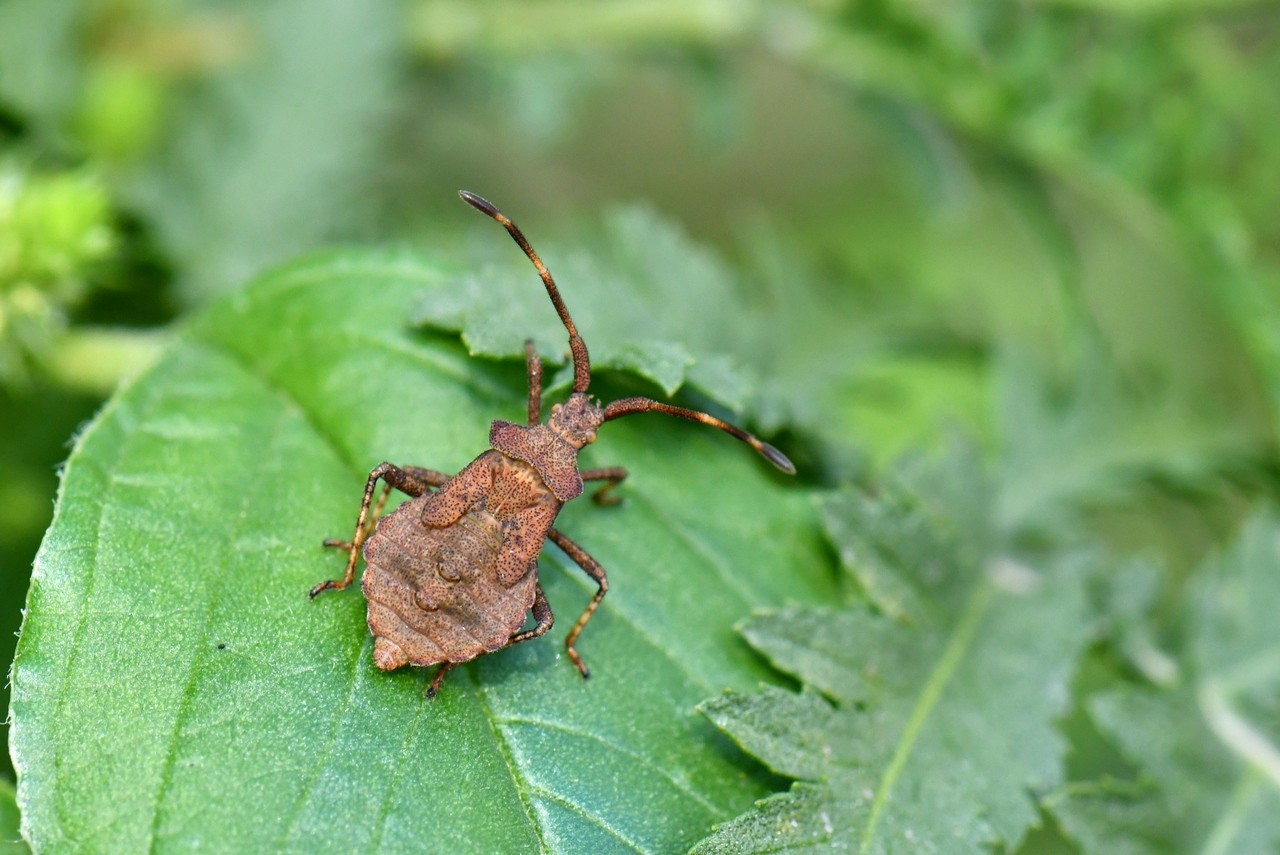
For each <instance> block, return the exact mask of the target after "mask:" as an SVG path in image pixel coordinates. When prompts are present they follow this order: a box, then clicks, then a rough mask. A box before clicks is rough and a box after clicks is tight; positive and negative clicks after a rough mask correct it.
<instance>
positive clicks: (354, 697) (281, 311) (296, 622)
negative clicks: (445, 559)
mask: <svg viewBox="0 0 1280 855" xmlns="http://www.w3.org/2000/svg"><path fill="white" fill-rule="evenodd" d="M451 281H452V277H451V276H450V275H448V274H446V273H445V272H444V271H442V270H440V269H438V268H437V267H435V266H433V265H431V264H428V263H424V262H422V261H421V260H418V259H415V258H413V257H411V256H401V255H393V254H341V255H334V256H331V257H328V258H323V259H319V260H316V261H312V262H308V263H302V264H299V265H296V266H293V267H290V268H287V269H284V270H282V271H278V272H276V273H274V274H272V275H269V276H267V277H265V278H264V279H262V280H261V281H259V282H257V283H256V284H255V285H253V286H252V287H250V288H248V289H247V290H245V291H243V292H240V293H237V294H235V295H233V296H231V297H230V298H228V299H226V300H224V301H222V302H220V303H219V304H217V305H216V306H215V307H213V309H212V310H210V311H209V312H207V313H206V314H205V315H204V316H203V317H201V318H200V319H199V320H197V321H196V322H194V323H192V324H191V325H190V326H188V327H187V329H186V330H185V331H184V333H183V334H182V335H181V336H180V337H179V340H178V342H177V343H176V344H175V345H174V346H173V347H172V348H171V349H170V350H169V351H168V353H167V355H166V356H165V357H164V358H163V359H161V360H160V361H159V363H158V364H157V365H156V366H155V367H154V368H153V369H151V370H150V371H148V372H147V373H146V374H145V375H144V376H142V377H141V378H139V379H138V380H137V381H136V382H135V383H133V384H132V385H131V386H129V387H128V388H127V389H125V390H124V391H123V392H121V393H120V394H119V395H117V396H116V397H115V398H114V399H113V400H112V401H111V402H110V403H109V404H108V405H107V406H106V408H105V409H104V410H103V412H102V413H101V414H100V415H99V417H98V418H97V419H96V420H95V421H94V423H93V424H92V425H91V426H90V427H89V428H88V429H87V430H86V431H85V432H84V433H83V435H82V436H81V437H80V438H79V441H78V442H77V443H76V446H75V449H74V451H73V452H72V455H71V458H70V460H69V461H68V463H67V466H66V469H65V474H64V479H63V483H62V487H61V492H60V496H59V499H58V504H57V512H56V517H55V521H54V523H53V526H52V527H51V529H50V531H49V533H48V535H47V537H46V540H45V542H44V545H43V546H42V548H41V551H40V554H39V557H38V559H37V562H36V567H35V571H34V577H33V581H32V588H31V592H30V596H29V599H28V605H27V612H26V619H25V622H24V627H23V631H22V637H21V639H20V641H19V649H18V654H17V657H16V660H15V665H14V672H13V686H14V688H13V703H12V716H13V752H14V758H15V765H16V767H17V769H18V773H19V789H18V792H19V804H20V805H21V807H22V811H23V823H24V831H25V834H26V836H27V838H28V839H29V840H30V841H31V842H32V843H33V844H34V845H35V846H36V847H37V848H49V849H85V850H90V851H119V850H132V851H136V850H142V849H149V848H153V847H155V848H172V849H180V850H181V849H190V848H194V847H195V846H197V845H202V846H207V847H209V848H213V849H217V850H222V851H246V850H255V849H256V850H260V849H272V850H299V851H307V852H320V851H375V850H382V851H405V850H406V849H415V848H422V847H425V848H432V849H440V850H449V851H489V852H525V851H536V850H549V851H572V852H587V851H605V850H617V849H623V850H636V851H644V852H660V851H661V852H666V851H674V850H676V849H680V848H687V847H688V846H689V845H690V844H692V843H693V842H694V841H696V840H697V839H698V838H699V837H700V836H701V835H702V834H704V833H705V832H706V830H707V829H709V828H710V827H711V826H712V824H713V823H715V822H718V821H722V820H724V819H727V818H729V817H731V816H733V815H734V814H735V813H737V812H739V811H740V810H742V809H743V808H744V807H745V806H747V805H748V804H750V802H751V800H752V799H754V798H759V797H761V796H763V795H764V794H765V793H766V792H767V789H768V787H767V782H768V780H769V779H768V778H767V776H764V775H763V773H755V774H745V775H744V774H743V773H742V772H741V770H740V763H739V759H740V758H735V757H734V756H733V752H731V751H726V750H725V746H724V745H723V743H722V742H720V741H719V740H717V739H716V738H715V733H714V731H713V730H712V729H711V728H710V727H709V726H708V725H707V724H706V722H705V720H703V719H702V718H701V717H700V716H698V715H697V714H696V713H695V711H694V708H695V705H696V703H697V702H698V701H699V700H700V699H701V698H704V697H706V696H708V695H709V694H712V693H715V692H717V691H720V690H721V689H722V688H724V687H731V688H736V689H738V690H744V689H747V688H749V687H751V686H754V685H755V684H756V683H757V682H758V681H759V680H761V679H764V678H767V677H768V676H769V674H770V673H771V672H770V671H769V670H768V668H767V667H766V666H765V665H764V663H762V662H761V661H760V660H759V657H757V656H756V655H754V654H753V653H752V652H751V651H750V650H749V649H748V648H747V647H746V646H745V645H743V644H742V643H741V640H740V639H739V638H738V637H737V635H736V633H735V632H734V631H733V621H735V620H737V619H738V618H740V617H741V615H743V614H745V613H747V612H749V611H750V610H752V609H754V608H760V607H763V606H765V605H769V604H776V603H808V604H813V603H817V602H821V601H824V600H827V599H829V598H830V597H831V596H832V595H833V585H832V574H831V573H830V569H829V567H828V564H827V561H826V559H825V557H824V550H823V548H822V545H821V538H820V532H819V530H818V528H817V526H816V524H815V522H816V521H815V520H814V517H813V512H812V506H811V504H810V502H809V501H808V499H807V497H806V496H805V495H804V494H803V492H802V491H801V490H799V489H797V487H796V486H795V484H794V482H792V481H789V480H786V479H785V478H782V477H780V476H775V475H774V474H773V473H772V471H771V470H770V469H769V468H768V466H767V464H765V463H764V462H763V461H761V460H759V459H758V458H757V457H756V456H755V455H754V454H752V453H750V451H749V450H747V449H746V448H745V447H743V446H741V445H739V444H738V443H736V442H734V441H733V440H732V439H731V438H729V437H726V436H724V435H723V434H720V433H718V432H715V431H709V430H705V429H702V428H700V427H699V426H696V425H690V424H688V423H685V422H678V421H676V420H673V419H662V418H659V417H651V418H648V419H643V418H636V419H629V420H626V421H621V422H618V423H616V424H610V425H608V426H607V427H606V428H605V429H604V430H602V432H601V441H600V443H599V444H598V445H597V446H596V447H592V448H589V449H586V450H585V451H584V455H583V464H584V466H599V465H610V464H625V465H626V466H627V467H628V469H629V470H630V473H631V474H630V477H629V478H628V479H627V481H626V483H625V484H624V485H622V487H621V488H620V489H619V491H618V494H619V495H621V496H622V497H623V504H622V505H621V506H620V507H617V508H608V509H605V508H598V507H595V506H594V505H592V504H591V503H590V502H578V503H573V504H571V505H570V506H569V507H567V508H566V509H565V511H564V512H563V514H562V515H561V518H560V522H559V523H558V527H560V528H561V529H562V530H563V531H565V532H566V533H567V534H569V535H570V536H572V537H573V538H574V539H575V540H577V541H578V542H579V543H581V544H582V545H583V547H584V548H585V549H587V550H588V551H590V552H591V553H592V554H593V555H594V556H595V557H596V558H597V559H599V560H600V561H601V563H602V564H603V565H604V566H605V567H606V568H608V570H609V571H610V579H611V588H610V593H609V596H608V597H607V598H606V599H605V601H604V605H603V606H602V608H601V610H600V611H599V612H598V613H597V616H596V618H595V619H594V620H593V621H592V622H591V624H590V625H589V626H588V627H587V631H586V632H585V633H584V634H583V636H582V639H581V640H580V642H579V649H580V650H581V651H582V654H583V656H584V657H585V658H586V660H587V661H588V663H589V664H590V665H591V666H592V672H593V676H592V679H591V680H590V682H583V680H582V679H581V678H580V677H579V676H578V674H577V672H576V670H575V669H574V668H573V667H572V666H571V665H570V664H569V662H568V661H567V659H565V657H564V656H563V655H562V651H563V646H562V643H563V638H564V634H565V632H566V631H567V629H568V628H569V627H570V626H571V625H572V624H573V621H574V619H575V618H576V616H577V615H578V613H579V610H580V609H581V608H582V607H584V606H585V605H586V603H587V601H588V600H589V599H590V595H591V593H592V592H593V591H594V585H592V584H591V583H590V582H589V581H588V580H587V579H586V577H585V576H584V574H582V573H581V572H580V571H579V570H578V569H577V568H576V566H574V565H572V564H571V563H569V562H568V560H567V559H566V558H565V557H563V556H562V555H561V554H560V553H559V552H558V551H556V550H554V548H550V549H548V550H547V552H546V553H545V554H544V556H543V559H542V580H543V584H544V586H545V587H546V590H547V594H548V598H549V599H550V601H551V604H552V607H553V608H554V609H556V611H557V614H558V616H559V621H558V622H557V625H556V629H555V630H553V632H552V634H551V636H549V637H548V638H544V639H539V640H537V641H534V642H530V643H528V644H525V645H521V646H519V647H517V648H514V649H511V650H506V651H502V652H499V653H497V654H494V655H491V656H487V657H483V658H481V659H480V660H478V661H476V662H475V663H473V664H471V665H468V666H465V667H463V668H460V669H458V670H457V671H455V672H454V673H451V674H450V675H449V678H448V680H446V681H445V684H444V687H443V690H442V692H441V694H440V695H439V696H438V697H437V698H436V699H435V700H434V701H431V702H428V701H425V700H424V698H423V690H424V688H425V686H426V681H427V679H428V678H429V676H430V673H431V672H430V670H429V669H404V670H402V671H400V672H396V673H393V674H385V673H382V672H379V671H378V670H377V669H376V668H375V667H374V666H373V664H372V661H371V655H370V654H371V644H370V640H369V633H368V630H367V629H366V627H365V622H364V621H365V618H364V608H365V603H364V600H363V598H362V597H361V596H360V594H359V592H358V591H357V590H355V589H352V590H349V591H346V592H341V593H332V594H326V595H325V596H322V597H320V598H318V599H317V600H315V601H313V602H312V601H308V599H307V596H306V594H307V590H308V589H309V588H310V586H311V585H313V584H315V583H316V582H318V581H320V580H321V579H325V578H329V577H333V576H335V575H337V574H339V573H340V571H341V565H342V558H341V557H340V556H338V555H336V554H334V553H333V552H332V551H328V550H324V549H322V548H321V546H320V541H321V539H322V538H325V537H332V536H347V535H348V534H349V532H350V531H351V528H352V526H353V523H354V518H355V514H356V511H357V509H358V504H359V496H360V492H361V489H362V486H363V484H364V480H365V477H366V473H367V472H368V470H369V469H370V468H371V467H373V466H374V465H375V464H377V463H378V462H379V461H381V460H384V459H386V460H392V461H397V462H400V463H404V464H417V465H424V466H431V467H434V468H439V469H442V470H446V471H456V470H457V469H459V468H460V467H462V466H463V465H465V464H466V463H467V462H468V461H469V460H470V459H471V458H472V457H474V456H475V455H476V454H478V453H480V452H481V451H483V450H484V448H485V446H486V444H487V443H486V436H487V430H488V426H489V422H490V421H491V420H492V419H495V418H505V419H509V420H511V419H519V418H521V417H522V414H523V413H524V402H523V396H524V394H525V391H526V389H525V377H524V368H523V365H522V364H521V363H519V362H515V361H506V362H501V363H496V362H487V361H484V360H475V359H472V358H470V357H468V356H467V355H466V354H465V353H464V352H463V350H462V349H461V348H460V346H459V344H458V342H457V341H456V339H454V338H452V337H447V336H439V335H424V334H422V333H419V332H415V331H413V330H411V329H409V326H410V322H409V317H410V314H411V312H412V309H413V307H414V306H415V305H417V304H418V303H419V302H420V301H421V299H422V294H423V292H428V291H431V290H432V289H438V288H441V287H446V285H447V283H449V282H451ZM540 309H541V311H542V312H545V313H548V314H553V313H552V310H551V307H550V306H546V305H543V306H541V307H540ZM721 320H723V319H721ZM584 332H587V333H588V334H589V332H590V330H589V328H586V327H584ZM594 391H596V392H597V393H599V394H606V395H607V394H612V393H614V392H617V391H619V390H610V389H608V388H607V386H602V387H601V388H596V389H594Z"/></svg>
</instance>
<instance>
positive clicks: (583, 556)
mask: <svg viewBox="0 0 1280 855" xmlns="http://www.w3.org/2000/svg"><path fill="white" fill-rule="evenodd" d="M547 537H549V538H551V540H552V542H553V543H555V545H556V546H558V547H560V548H561V549H563V550H564V554H565V555H568V556H569V557H570V558H572V559H573V563H575V564H577V565H578V566H579V567H581V568H582V569H583V571H584V572H585V573H586V574H587V575H588V576H590V577H591V578H592V579H595V580H596V584H598V585H599V586H600V590H598V591H596V595H595V596H594V597H592V598H591V602H590V603H588V604H587V608H586V611H584V612H583V613H582V617H580V618H578V622H577V623H575V624H574V625H573V629H571V630H569V637H568V638H566V639H565V640H564V646H565V652H566V653H568V654H569V659H570V660H572V661H573V664H574V665H577V666H578V671H579V672H581V674H582V676H583V677H584V678H585V677H590V676H591V670H590V669H589V668H587V664H586V663H585V662H583V661H582V657H581V656H579V655H578V651H577V649H576V648H575V646H574V645H575V644H576V643H577V641H578V636H579V635H581V634H582V629H583V627H585V626H586V625H587V621H589V620H591V616H592V615H593V614H595V611H596V608H598V607H599V605H600V601H601V600H603V599H604V595H605V594H607V593H608V592H609V577H608V576H607V575H606V574H605V572H604V568H603V567H601V566H600V562H598V561H596V560H595V559H594V558H592V557H591V556H590V555H588V554H587V552H586V550H585V549H583V548H582V547H581V546H579V545H578V544H576V543H574V542H573V541H572V540H570V539H569V538H567V537H565V536H564V535H563V534H561V533H560V532H558V531H556V530H555V529H554V528H553V529H551V530H550V531H549V532H547Z"/></svg>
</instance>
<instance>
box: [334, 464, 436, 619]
mask: <svg viewBox="0 0 1280 855" xmlns="http://www.w3.org/2000/svg"><path fill="white" fill-rule="evenodd" d="M379 479H381V480H382V481H385V482H386V485H387V486H386V489H385V490H383V491H382V497H381V498H379V499H378V504H377V506H376V507H375V508H374V510H373V514H372V516H370V514H369V505H370V504H372V502H373V491H374V489H375V488H376V487H377V486H378V481H379ZM448 480H449V476H448V475H445V474H444V473H443V472H437V471H435V470H434V469H423V468H421V467H418V466H406V467H405V468H404V469H401V468H400V467H398V466H395V465H393V464H391V463H386V462H383V463H379V464H378V465H377V466H375V467H374V468H373V470H372V471H371V472H369V480H368V481H366V482H365V485H364V501H362V502H361V503H360V515H359V516H358V517H357V518H356V530H355V534H353V535H352V536H351V540H350V541H345V540H332V539H330V540H326V541H325V542H324V545H325V546H330V547H334V548H338V549H346V550H347V551H348V553H349V554H348V556H347V570H346V572H345V573H344V574H343V576H342V578H341V579H326V580H325V581H323V582H321V583H320V584H319V585H316V586H315V587H314V588H312V589H311V596H312V597H313V598H314V597H315V596H316V595H317V594H319V593H320V592H321V591H327V590H329V589H330V588H332V589H334V590H338V591H341V590H342V589H343V588H345V587H347V586H348V585H350V584H351V580H352V579H353V578H354V577H355V572H356V559H357V557H358V556H359V555H360V547H361V545H362V544H363V543H364V541H365V539H366V538H367V537H368V536H369V533H370V532H371V531H372V530H373V526H374V523H376V522H377V520H378V517H379V516H380V515H381V514H382V509H383V507H384V506H385V505H386V503H387V495H388V494H389V493H390V492H391V488H392V487H394V488H395V489H397V490H399V491H400V492H402V493H406V494H408V495H410V496H412V497H414V498H415V499H416V498H417V497H418V496H421V495H422V494H424V493H426V492H428V491H429V490H430V489H431V488H432V487H439V486H441V485H443V484H444V483H445V482H446V481H448Z"/></svg>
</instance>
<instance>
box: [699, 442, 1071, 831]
mask: <svg viewBox="0 0 1280 855" xmlns="http://www.w3.org/2000/svg"><path fill="white" fill-rule="evenodd" d="M965 473H968V474H967V475H966V474H965ZM919 474H921V471H920V470H919V469H916V470H915V471H914V472H910V473H906V477H904V478H902V479H900V480H899V481H898V484H899V486H898V487H897V488H896V489H895V490H890V491H886V493H887V495H886V496H885V497H883V498H871V497H868V496H863V495H856V494H852V493H843V494H838V495H836V496H833V497H831V498H830V499H829V500H827V501H826V502H825V503H824V517H825V519H826V522H827V526H828V531H829V534H830V536H831V540H832V543H833V544H834V545H835V546H836V548H837V549H839V550H842V552H843V551H844V550H845V549H851V550H852V553H849V554H851V555H853V556H865V557H866V558H867V559H868V560H870V561H871V562H872V563H873V564H874V565H875V567H876V569H875V573H876V574H877V577H884V576H889V575H896V578H897V586H896V588H895V589H894V591H895V592H903V591H910V592H911V596H910V597H902V598H898V597H897V596H896V594H895V595H894V596H892V597H889V599H888V601H889V602H892V603H894V604H897V605H900V606H902V608H901V612H902V614H903V617H904V619H903V620H897V619H895V618H894V617H892V616H890V615H889V614H887V613H886V612H882V611H878V610H875V609H872V608H868V607H867V606H866V605H865V604H854V605H851V606H846V607H843V608H822V609H815V608H812V607H805V606H801V607H793V608H788V609H783V610H780V611H776V612H772V613H767V614H760V615H757V616H755V617H753V618H752V619H751V620H749V621H748V622H747V623H746V625H745V626H744V628H743V633H744V634H745V635H746V637H747V639H748V640H749V641H750V642H751V644H752V645H753V646H754V647H756V648H757V649H759V650H760V651H762V652H763V653H764V654H765V655H766V656H768V657H769V659H770V660H772V661H773V662H774V663H775V664H776V665H777V666H778V667H779V668H781V669H782V670H784V671H786V672H788V673H791V674H794V675H795V676H796V677H797V678H798V679H799V680H800V681H801V683H802V685H803V686H804V689H803V691H802V692H801V693H800V694H792V693H790V692H786V691H783V690H780V689H773V688H767V689H765V690H763V691H761V692H759V693H756V694H752V695H744V694H741V693H737V692H730V693H729V694H727V695H725V696H724V697H722V698H719V699H716V700H712V701H708V702H706V703H705V704H704V705H703V710H704V711H705V712H706V714H707V715H708V716H709V717H710V718H711V720H712V721H713V722H715V723H716V725H717V726H718V727H720V728H722V729H723V730H724V731H725V732H726V733H727V734H728V735H729V736H730V737H731V738H732V739H734V740H735V741H736V742H738V743H739V744H740V745H742V746H743V747H744V748H745V749H746V750H747V751H748V752H749V753H751V754H753V755H755V756H756V757H758V758H759V759H760V760H761V761H762V762H764V763H765V764H766V765H767V766H768V767H769V768H770V769H772V770H774V771H775V772H778V773H779V774H782V775H787V776H789V777H795V778H800V779H803V780H802V781H801V782H800V783H797V784H796V785H795V786H794V787H793V788H792V790H791V791H790V792H788V793H786V794H780V795H775V796H773V797H771V798H769V799H767V800H765V801H763V802H762V803H760V804H759V805H758V806H757V807H756V809H755V810H754V811H752V812H750V813H748V814H746V815H744V816H742V817H739V818H738V819H735V820H734V821H733V822H730V823H728V824H725V825H723V826H721V827H720V828H719V829H718V830H717V832H716V833H715V834H714V835H712V836H711V837H709V838H708V839H706V840H704V841H703V842H702V843H701V844H700V845H699V847H698V848H697V850H696V851H699V852H776V851H786V852H826V851H832V850H837V849H838V850H841V851H846V850H848V851H855V850H856V851H858V852H865V853H872V852H876V853H879V852H919V851H936V852H985V851H987V850H988V847H990V846H993V845H1003V846H1006V847H1014V846H1016V845H1017V843H1018V842H1019V841H1020V840H1021V839H1022V837H1023V835H1024V834H1025V832H1026V830H1027V828H1028V827H1030V826H1031V825H1032V824H1034V823H1035V822H1036V819H1037V807H1036V804H1035V801H1034V799H1033V798H1032V794H1033V793H1036V792H1042V791H1046V790H1048V789H1050V788H1052V787H1054V786H1056V785H1057V784H1059V783H1060V782H1061V781H1062V778H1063V754H1064V751H1065V745H1064V740H1063V739H1062V738H1061V737H1060V736H1059V735H1058V733H1057V731H1056V730H1055V728H1054V720H1055V719H1056V718H1057V717H1059V716H1061V715H1063V714H1064V713H1065V712H1066V710H1067V709H1068V699H1069V697H1070V692H1069V681H1070V679H1071V675H1072V672H1073V669H1074V663H1075V660H1076V658H1077V656H1078V655H1079V653H1080V651H1081V649H1082V646H1083V644H1084V643H1085V642H1086V641H1087V637H1088V620H1087V609H1086V601H1085V596H1084V585H1083V581H1084V579H1083V577H1084V574H1083V572H1082V568H1081V566H1080V562H1079V561H1075V560H1067V559H1054V560H1047V559H1041V560H1040V562H1039V567H1038V569H1036V568H1033V567H1032V566H1030V565H1029V564H1027V563H1025V562H1023V561H1021V560H1018V559H1016V558H1014V557H1012V556H1011V555H1008V554H1002V552H1001V551H999V550H995V549H994V548H993V547H992V546H991V542H990V541H989V540H988V539H987V534H986V532H987V530H989V528H990V525H989V524H987V525H972V524H966V522H965V518H964V517H963V516H961V515H959V514H957V513H955V512H954V511H945V512H944V509H946V508H948V506H949V505H950V501H951V498H955V497H958V496H959V495H960V493H959V492H956V491H954V490H953V488H955V487H959V486H960V485H962V484H963V485H964V486H965V491H966V494H967V495H968V496H969V498H970V508H972V507H977V508H979V509H988V508H990V507H991V503H990V502H989V501H987V500H986V498H985V496H984V493H983V489H982V485H983V481H982V480H981V479H980V478H976V477H974V468H973V466H972V464H971V462H968V461H963V460H962V461H960V462H959V464H958V465H952V466H951V467H949V468H947V469H942V470H935V472H934V477H933V478H932V479H925V480H924V481H922V482H920V483H921V485H922V488H921V489H920V490H919V491H918V492H917V491H912V490H909V488H907V487H905V486H903V485H905V484H908V483H912V482H915V480H916V478H917V477H918V475H919ZM951 507H954V505H952V506H951ZM908 546H910V549H909V550H908V549H907V547H908ZM853 560H861V559H860V558H858V557H855V558H854V559H853ZM877 602H880V599H879V598H878V599H877ZM815 690H816V691H815ZM819 693H821V694H819ZM823 696H825V698H824V697H823ZM827 699H830V700H827Z"/></svg>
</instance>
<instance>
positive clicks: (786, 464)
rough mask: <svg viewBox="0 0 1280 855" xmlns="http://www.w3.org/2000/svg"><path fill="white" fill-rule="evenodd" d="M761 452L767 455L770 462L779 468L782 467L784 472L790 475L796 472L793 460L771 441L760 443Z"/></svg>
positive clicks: (766, 457)
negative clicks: (771, 443)
mask: <svg viewBox="0 0 1280 855" xmlns="http://www.w3.org/2000/svg"><path fill="white" fill-rule="evenodd" d="M760 453H761V454H763V455H764V456H765V459H767V460H768V461H769V462H770V463H772V464H773V465H774V466H777V467H778V468H779V469H781V470H782V471H783V472H786V473H787V474H788V475H794V474H796V465H795V464H794V463H792V462H791V460H790V459H789V458H788V457H787V455H785V454H783V453H782V452H781V451H779V450H778V449H776V448H774V447H773V446H772V445H770V444H769V443H767V442H761V443H760Z"/></svg>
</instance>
